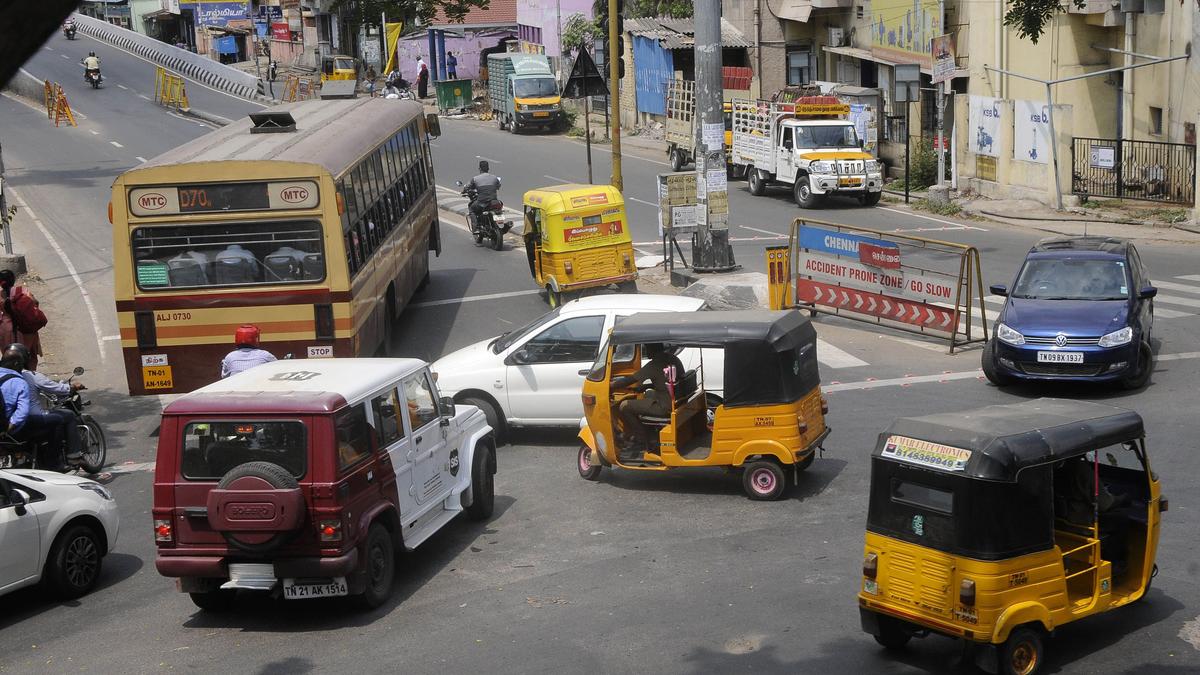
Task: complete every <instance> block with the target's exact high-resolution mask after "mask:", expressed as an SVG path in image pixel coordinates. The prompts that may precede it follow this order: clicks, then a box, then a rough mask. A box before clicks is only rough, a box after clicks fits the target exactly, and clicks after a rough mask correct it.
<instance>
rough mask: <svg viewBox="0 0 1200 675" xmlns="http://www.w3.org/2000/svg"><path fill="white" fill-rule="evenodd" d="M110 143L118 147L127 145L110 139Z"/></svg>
mask: <svg viewBox="0 0 1200 675" xmlns="http://www.w3.org/2000/svg"><path fill="white" fill-rule="evenodd" d="M109 143H111V144H112V145H114V146H116V147H118V148H123V147H125V146H123V145H121V144H120V143H118V142H116V141H109Z"/></svg>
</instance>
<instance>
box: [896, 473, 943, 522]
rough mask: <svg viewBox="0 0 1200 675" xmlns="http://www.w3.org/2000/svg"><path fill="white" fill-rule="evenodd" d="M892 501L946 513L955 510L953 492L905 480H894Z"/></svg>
mask: <svg viewBox="0 0 1200 675" xmlns="http://www.w3.org/2000/svg"><path fill="white" fill-rule="evenodd" d="M892 501H894V502H900V503H901V504H907V505H909V506H916V507H917V508H921V509H926V510H928V511H936V512H938V513H944V514H946V515H950V514H952V513H953V512H954V493H953V492H951V491H949V490H939V489H938V488H933V487H929V486H927V485H918V484H917V483H910V482H909V481H905V480H893V481H892Z"/></svg>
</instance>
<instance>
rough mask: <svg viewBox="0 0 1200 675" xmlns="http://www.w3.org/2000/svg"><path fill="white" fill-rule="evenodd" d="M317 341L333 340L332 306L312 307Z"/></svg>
mask: <svg viewBox="0 0 1200 675" xmlns="http://www.w3.org/2000/svg"><path fill="white" fill-rule="evenodd" d="M313 314H314V318H315V320H316V324H317V327H316V331H317V339H318V340H332V339H333V305H313Z"/></svg>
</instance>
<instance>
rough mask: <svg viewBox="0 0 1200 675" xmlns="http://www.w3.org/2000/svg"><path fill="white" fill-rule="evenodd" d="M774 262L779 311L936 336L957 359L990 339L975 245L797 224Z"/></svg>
mask: <svg viewBox="0 0 1200 675" xmlns="http://www.w3.org/2000/svg"><path fill="white" fill-rule="evenodd" d="M766 260H767V278H768V282H769V300H770V304H771V308H772V309H782V308H805V309H808V310H809V311H811V312H812V313H814V314H815V313H817V312H823V313H827V314H836V315H838V316H844V317H846V318H850V319H855V320H859V321H868V322H871V323H876V324H880V325H887V326H890V327H892V328H897V329H900V330H906V331H909V332H914V333H923V334H932V335H936V336H939V337H944V338H945V339H947V340H948V341H949V343H950V352H951V353H953V352H954V349H955V347H958V346H961V345H965V344H969V343H972V342H982V341H986V340H987V336H988V327H987V316H986V314H985V312H984V309H983V306H984V305H983V295H984V291H983V273H982V271H981V270H980V264H979V251H978V249H976V248H975V247H974V246H967V245H965V244H956V243H953V242H947V241H939V240H937V239H927V238H925V237H914V236H911V235H906V234H896V233H891V232H880V231H878V230H871V229H867V228H863V227H856V226H852V225H839V224H836V223H829V222H822V221H819V220H809V219H806V218H797V219H796V220H795V221H794V222H793V223H792V229H791V233H790V236H789V240H788V244H787V245H786V246H772V247H768V248H767V252H766ZM977 327H978V329H976V328H977Z"/></svg>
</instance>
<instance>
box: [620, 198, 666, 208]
mask: <svg viewBox="0 0 1200 675" xmlns="http://www.w3.org/2000/svg"><path fill="white" fill-rule="evenodd" d="M625 199H626V200H628V201H631V202H637V203H639V204H645V205H646V206H653V207H654V208H656V209H657V208H658V204H655V203H654V202H648V201H646V200H645V199H638V198H637V197H626V198H625Z"/></svg>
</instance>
